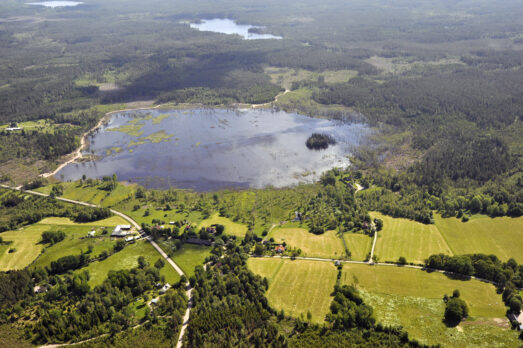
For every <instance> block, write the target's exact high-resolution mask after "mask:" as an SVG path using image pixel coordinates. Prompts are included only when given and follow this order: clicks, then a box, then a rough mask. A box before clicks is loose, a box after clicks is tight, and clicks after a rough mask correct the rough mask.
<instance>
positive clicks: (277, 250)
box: [274, 245, 285, 254]
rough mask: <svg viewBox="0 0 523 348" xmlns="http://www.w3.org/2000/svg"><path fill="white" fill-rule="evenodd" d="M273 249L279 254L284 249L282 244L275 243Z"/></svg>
mask: <svg viewBox="0 0 523 348" xmlns="http://www.w3.org/2000/svg"><path fill="white" fill-rule="evenodd" d="M274 251H276V252H277V253H278V254H281V253H283V252H284V251H285V247H284V246H283V245H276V247H275V248H274Z"/></svg>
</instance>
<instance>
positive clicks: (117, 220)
mask: <svg viewBox="0 0 523 348" xmlns="http://www.w3.org/2000/svg"><path fill="white" fill-rule="evenodd" d="M38 224H40V225H61V226H82V227H92V226H108V227H109V226H110V227H114V226H116V225H126V224H129V222H127V220H125V219H123V218H121V217H119V216H111V217H109V218H107V219H103V220H98V221H93V222H86V223H77V222H74V221H72V220H71V219H69V218H63V217H48V218H45V219H43V220H41V221H40V222H39V223H38ZM86 233H87V232H86Z"/></svg>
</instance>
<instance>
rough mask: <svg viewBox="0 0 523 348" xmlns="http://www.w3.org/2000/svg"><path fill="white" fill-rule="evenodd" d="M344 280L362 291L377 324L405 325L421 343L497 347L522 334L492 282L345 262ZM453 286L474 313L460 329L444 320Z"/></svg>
mask: <svg viewBox="0 0 523 348" xmlns="http://www.w3.org/2000/svg"><path fill="white" fill-rule="evenodd" d="M341 281H342V283H344V284H349V285H354V286H356V287H357V288H358V289H359V290H360V291H361V294H362V297H363V298H364V300H365V302H366V303H367V304H369V305H371V306H372V307H373V308H374V313H375V316H376V318H377V319H378V322H381V323H382V324H384V325H402V326H403V327H404V328H405V329H406V330H407V331H408V332H409V334H410V336H411V337H413V338H415V339H418V340H420V341H421V342H422V343H427V344H436V343H440V344H442V345H443V346H454V347H465V346H470V347H478V346H484V347H492V346H495V345H496V344H497V345H499V344H500V343H501V342H503V343H504V344H509V345H510V343H514V344H516V345H515V346H517V333H515V332H513V331H511V330H509V329H508V321H507V319H506V318H505V306H504V304H503V302H502V299H501V295H499V294H497V293H496V288H495V287H494V286H493V285H491V284H488V283H483V282H480V281H477V280H467V281H463V280H456V279H450V278H448V277H447V276H445V275H444V274H442V273H438V272H433V273H428V272H425V271H421V270H416V269H409V268H403V267H397V266H368V265H357V264H344V265H343V274H342V278H341ZM454 289H459V290H460V292H461V298H463V300H465V302H467V304H468V306H469V312H470V317H469V319H468V320H467V321H464V322H462V323H461V324H460V325H459V328H447V327H446V326H445V325H444V324H443V322H442V318H443V313H444V310H445V304H444V302H443V299H442V298H443V295H444V294H449V295H451V293H452V291H453V290H454ZM509 342H510V343H509Z"/></svg>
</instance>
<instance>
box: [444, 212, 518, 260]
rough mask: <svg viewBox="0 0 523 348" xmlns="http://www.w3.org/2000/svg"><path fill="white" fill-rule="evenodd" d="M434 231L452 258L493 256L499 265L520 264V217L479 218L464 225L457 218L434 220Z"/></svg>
mask: <svg viewBox="0 0 523 348" xmlns="http://www.w3.org/2000/svg"><path fill="white" fill-rule="evenodd" d="M434 220H435V222H436V227H437V228H438V230H439V231H440V232H441V234H442V235H443V237H444V238H445V240H446V241H447V242H448V244H449V247H450V249H451V250H452V252H453V253H454V254H456V255H460V254H472V253H484V254H494V255H496V256H497V257H499V258H500V259H501V260H503V261H507V260H508V259H509V258H511V257H512V258H514V259H515V260H516V261H517V262H518V263H523V254H522V252H521V251H522V250H523V238H522V237H523V217H519V218H510V217H506V216H505V217H497V218H490V217H487V216H479V217H476V218H474V219H470V220H469V221H467V222H461V220H460V219H457V218H442V217H441V215H438V214H436V215H435V217H434Z"/></svg>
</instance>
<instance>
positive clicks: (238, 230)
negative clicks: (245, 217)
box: [198, 213, 247, 238]
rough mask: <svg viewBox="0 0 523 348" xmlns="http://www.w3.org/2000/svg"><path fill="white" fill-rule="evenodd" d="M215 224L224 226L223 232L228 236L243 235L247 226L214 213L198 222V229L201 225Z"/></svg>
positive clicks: (240, 236)
mask: <svg viewBox="0 0 523 348" xmlns="http://www.w3.org/2000/svg"><path fill="white" fill-rule="evenodd" d="M215 224H220V225H223V226H224V227H225V230H224V233H225V234H227V235H229V236H236V237H239V238H243V237H245V233H247V226H245V225H243V224H239V223H236V222H233V221H231V220H230V219H228V218H226V217H223V216H219V214H218V213H214V214H213V215H212V216H211V217H210V218H208V219H205V220H203V221H202V222H200V224H199V225H198V230H199V229H200V228H202V227H209V226H211V225H215Z"/></svg>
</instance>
